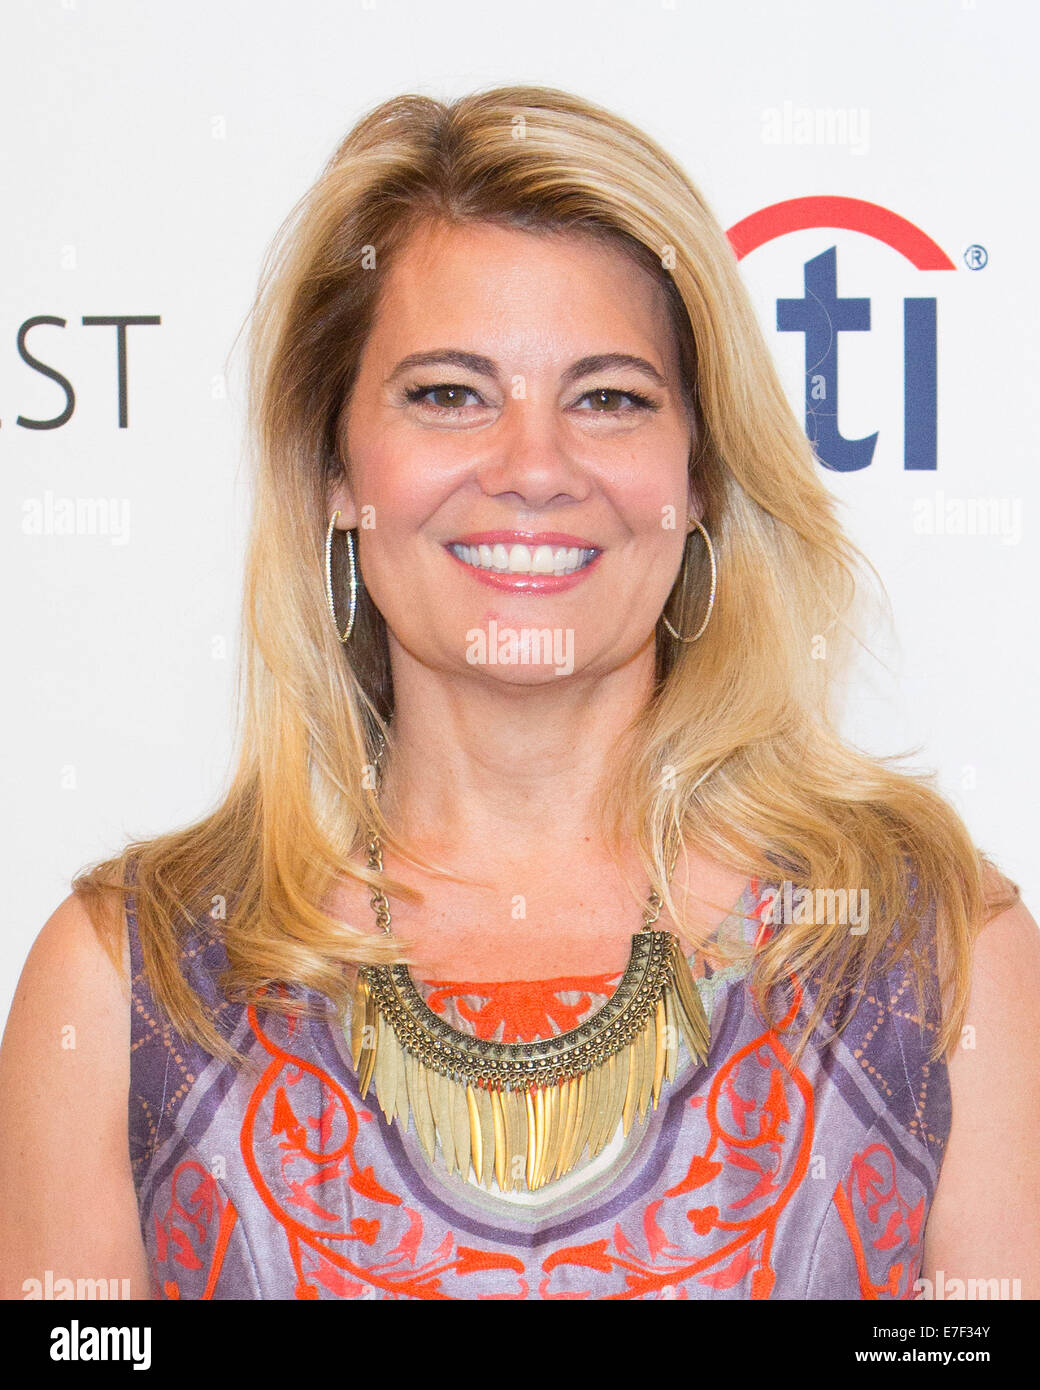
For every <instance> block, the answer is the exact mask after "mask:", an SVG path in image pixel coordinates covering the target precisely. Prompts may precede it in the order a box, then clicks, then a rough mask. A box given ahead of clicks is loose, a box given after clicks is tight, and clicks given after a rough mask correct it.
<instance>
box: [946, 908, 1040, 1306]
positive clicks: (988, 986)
mask: <svg viewBox="0 0 1040 1390" xmlns="http://www.w3.org/2000/svg"><path fill="white" fill-rule="evenodd" d="M948 1075H949V1083H950V1095H951V1101H952V1123H951V1128H950V1137H949V1141H948V1143H947V1146H946V1152H945V1155H944V1158H943V1164H942V1169H941V1172H940V1177H939V1184H938V1187H937V1190H936V1195H935V1201H934V1203H933V1206H932V1211H931V1214H930V1216H929V1220H928V1228H927V1232H926V1247H925V1267H924V1268H923V1270H922V1272H923V1273H924V1274H925V1275H926V1276H927V1277H931V1273H930V1270H931V1269H936V1268H938V1269H942V1270H943V1271H944V1274H945V1277H946V1278H947V1280H949V1279H950V1278H960V1279H962V1280H969V1279H975V1280H980V1281H981V1280H993V1279H1007V1280H1010V1281H1014V1280H1016V1279H1017V1280H1018V1281H1019V1288H1020V1296H1021V1297H1022V1298H1038V1297H1040V927H1038V925H1037V922H1036V919H1035V918H1034V917H1033V915H1032V913H1031V912H1030V911H1029V909H1028V908H1027V907H1026V905H1025V904H1024V903H1023V902H1021V901H1019V902H1017V903H1016V904H1015V905H1014V906H1012V907H1009V908H1007V909H1005V910H1003V911H1001V912H998V913H997V915H996V916H994V917H993V918H991V919H990V920H989V921H988V922H987V923H985V924H984V925H983V927H982V928H981V930H980V931H979V934H978V936H977V938H976V941H975V947H974V952H973V959H972V966H971V993H970V997H969V1002H968V1008H967V1013H966V1015H965V1019H964V1026H963V1028H962V1031H961V1036H960V1039H959V1040H958V1042H957V1044H956V1046H955V1047H954V1048H953V1050H952V1051H951V1053H950V1055H949V1059H948ZM929 1267H930V1268H929ZM1009 1287H1013V1283H1012V1285H1010V1286H1009Z"/></svg>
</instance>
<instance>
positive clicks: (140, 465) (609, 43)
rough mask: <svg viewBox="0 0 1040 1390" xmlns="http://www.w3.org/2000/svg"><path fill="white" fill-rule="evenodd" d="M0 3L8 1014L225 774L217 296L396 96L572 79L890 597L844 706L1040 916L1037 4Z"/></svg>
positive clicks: (864, 737)
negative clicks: (679, 217) (696, 247)
mask: <svg viewBox="0 0 1040 1390" xmlns="http://www.w3.org/2000/svg"><path fill="white" fill-rule="evenodd" d="M0 25H2V48H3V53H4V80H3V83H2V84H0V107H2V110H3V115H4V120H3V125H2V132H3V133H2V135H0V148H2V152H3V159H2V166H0V167H2V180H3V194H4V212H5V215H4V217H3V218H2V219H0V245H2V250H3V256H2V264H3V272H4V273H3V279H2V283H0V309H2V314H0V462H2V467H0V525H2V532H3V545H2V559H0V564H2V567H3V571H2V577H3V592H4V608H5V647H6V655H7V661H6V679H5V681H4V685H3V702H4V716H3V748H4V756H3V779H4V802H3V804H4V845H5V850H6V855H7V872H6V874H5V880H6V882H7V884H8V898H7V911H6V929H5V931H4V933H3V937H2V944H0V1017H3V1016H5V1015H6V1010H7V1007H8V1005H9V1002H10V997H11V994H12V992H13V989H14V985H15V982H16V979H17V975H18V971H19V970H20V968H21V964H22V962H23V960H24V957H25V954H26V952H27V950H28V948H29V946H30V944H31V941H32V939H33V938H34V936H35V935H36V933H37V932H38V931H39V929H40V927H41V926H42V924H43V922H44V921H45V920H46V918H47V917H48V916H49V915H50V913H51V912H52V911H53V910H54V908H55V907H56V906H57V904H58V903H59V902H60V901H61V900H62V898H64V897H65V895H66V894H67V892H68V884H69V879H70V878H71V877H72V875H73V874H74V873H75V872H76V871H77V870H78V869H79V868H80V867H81V866H83V865H84V864H86V863H87V862H88V861H91V860H93V859H96V858H98V857H100V856H102V855H106V854H109V853H112V852H115V851H116V850H118V849H119V848H120V847H121V845H122V844H123V843H124V841H125V840H126V838H127V837H128V836H135V837H136V836H140V835H146V834H152V833H156V832H158V831H161V830H164V829H169V828H171V827H173V826H175V825H180V824H183V823H185V822H187V821H189V820H191V819H193V818H195V817H196V816H198V815H199V814H201V813H203V812H204V811H205V810H207V809H209V808H210V807H212V806H213V805H214V804H215V802H216V800H217V799H218V797H219V795H220V793H221V791H222V789H223V787H224V786H225V785H226V779H227V775H228V772H229V768H230V764H231V757H232V750H233V737H234V731H233V717H234V678H235V657H236V651H237V641H238V637H237V628H238V618H239V603H240V595H241V583H242V579H241V575H242V559H243V545H244V536H245V530H246V521H247V516H248V504H249V488H248V482H249V480H248V469H247V464H246V457H245V450H244V424H245V414H244V375H243V368H244V342H243V335H242V333H241V330H242V328H243V325H244V321H245V318H246V315H247V313H248V310H249V306H250V303H251V299H252V296H253V293H254V290H255V287H256V282H257V277H258V275H259V271H260V266H261V262H262V259H263V255H264V253H265V251H266V249H267V246H268V244H269V243H270V240H271V238H272V237H273V235H274V233H275V231H276V229H277V227H278V225H279V224H280V222H281V221H282V219H283V217H284V216H285V215H286V214H287V213H288V211H289V209H290V208H291V207H292V205H293V204H294V203H295V201H296V200H297V198H298V197H299V196H300V195H301V194H302V193H303V192H304V191H305V190H306V188H307V187H308V186H309V185H310V184H311V183H312V182H313V180H314V179H315V177H316V176H317V175H318V173H319V171H320V169H321V167H322V165H323V164H324V162H325V160H326V159H327V158H328V157H329V155H330V154H331V153H332V151H333V149H334V148H335V146H336V144H337V143H338V141H339V140H340V138H341V137H342V136H343V135H344V134H345V133H346V131H347V130H348V129H349V128H350V127H351V126H352V125H353V123H354V122H355V121H356V120H357V118H358V117H359V116H360V115H361V114H362V113H364V112H365V111H366V110H368V109H370V108H371V107H372V106H373V105H375V104H376V103H377V102H379V101H382V100H384V99H386V98H387V97H390V96H392V95H395V94H397V93H401V92H406V91H413V92H421V93H425V94H428V95H431V96H435V97H438V98H446V99H447V98H453V97H456V96H460V95H463V94H464V93H466V92H469V91H473V90H476V89H478V88H483V87H487V86H490V85H495V84H499V83H512V82H534V83H539V84H544V85H548V86H555V87H563V88H565V89H568V90H572V91H574V92H575V93H577V94H578V95H580V96H583V97H586V98H589V99H591V100H592V101H595V102H598V103H600V104H602V105H606V106H608V107H610V108H611V109H613V110H614V111H616V112H617V113H618V114H619V115H622V116H624V117H626V118H628V119H630V120H632V121H634V122H635V123H636V124H637V125H639V126H641V127H642V128H643V129H645V130H646V131H647V132H648V133H649V134H650V135H652V136H653V137H654V138H655V139H657V140H658V141H659V142H660V143H661V144H662V145H663V146H664V147H665V148H666V149H667V150H668V151H669V152H670V153H671V154H672V155H673V156H674V157H675V158H676V159H678V161H679V162H680V163H681V164H682V165H683V166H684V167H685V168H686V169H687V170H688V172H689V173H690V175H691V177H692V178H693V180H694V182H695V183H697V184H698V186H699V187H700V189H701V190H702V192H703V193H704V195H705V197H706V198H707V200H708V202H709V203H710V204H711V206H712V208H713V209H714V211H715V213H716V215H717V216H718V218H719V220H720V221H721V223H722V225H723V226H724V227H725V228H726V230H727V231H728V233H729V235H730V239H731V242H732V244H733V248H734V251H735V254H736V255H737V257H738V258H739V261H740V266H741V270H742V273H743V274H744V277H745V279H746V282H747V284H748V286H749V288H750V290H751V292H752V295H753V297H754V302H755V305H756V309H757V311H758V313H759V315H760V318H761V322H762V325H763V328H764V330H765V332H766V336H767V340H768V342H769V344H770V347H771V349H772V351H773V352H774V355H775V358H776V361H777V364H778V366H779V369H780V371H781V374H782V379H783V381H784V384H785V388H786V389H787V391H788V393H789V396H790V400H791V403H792V406H793V408H794V409H795V410H796V412H797V413H798V415H799V416H800V417H801V418H804V419H805V420H806V422H807V427H808V428H810V429H811V430H812V431H813V432H814V433H813V437H814V439H815V441H816V449H817V453H818V456H819V459H820V468H821V475H822V476H823V478H824V480H825V482H826V484H827V486H828V487H829V488H830V489H832V490H833V492H834V494H835V495H836V497H837V498H838V499H839V501H840V503H841V507H840V513H841V516H842V518H843V520H844V523H845V525H846V527H847V529H848V531H849V533H850V535H851V536H852V538H853V539H854V540H855V541H856V542H857V544H859V545H860V546H861V547H862V549H863V550H864V551H865V552H866V553H867V555H868V556H869V558H870V559H871V561H872V562H873V564H874V565H875V566H876V568H877V570H878V573H879V575H880V576H881V579H882V580H883V582H884V584H885V587H886V589H887V591H888V593H889V595H890V598H891V603H892V623H891V626H890V628H887V629H886V628H884V627H879V628H878V629H877V630H876V631H873V632H870V633H868V634H866V635H867V637H868V640H869V641H870V644H871V653H872V654H871V655H869V656H867V655H865V656H864V657H863V658H862V660H861V662H860V666H859V670H858V672H857V675H856V679H855V681H854V682H853V683H852V685H851V687H850V689H849V691H848V698H847V701H846V706H845V711H844V728H845V730H846V732H847V735H848V737H849V739H850V740H851V741H852V742H854V743H855V744H856V745H857V746H859V747H861V748H864V749H867V750H869V751H870V752H873V753H880V754H890V753H907V754H908V755H909V756H908V759H907V764H906V765H907V766H908V767H911V768H914V769H916V770H929V771H932V772H934V774H935V775H936V778H937V782H938V785H939V786H940V788H941V789H942V790H943V791H944V792H945V794H946V795H947V796H948V797H950V799H951V800H952V801H953V802H954V803H955V804H956V806H957V807H958V809H959V810H960V811H961V813H962V815H963V816H964V817H965V819H966V821H967V823H968V825H969V827H970V829H971V830H972V832H973V834H974V835H975V838H976V840H977V841H978V842H979V843H980V844H981V845H982V846H983V847H984V848H985V849H986V850H988V851H989V852H990V853H991V854H993V855H994V857H995V858H996V859H997V861H998V863H1000V864H1001V866H1002V867H1003V868H1004V869H1005V870H1006V871H1007V872H1009V873H1010V874H1011V875H1012V876H1013V877H1014V878H1016V879H1017V881H1018V882H1019V883H1020V884H1021V886H1022V889H1023V895H1024V897H1025V899H1026V901H1027V903H1028V904H1029V905H1030V906H1031V907H1032V910H1033V911H1034V913H1035V912H1036V911H1037V906H1038V904H1040V871H1038V870H1037V868H1036V858H1035V853H1034V830H1035V823H1036V817H1035V814H1034V812H1033V801H1034V796H1033V787H1034V786H1035V785H1036V782H1037V779H1038V776H1040V747H1038V742H1040V741H1038V737H1037V734H1036V732H1035V708H1036V703H1037V693H1038V684H1040V683H1038V665H1040V659H1038V655H1037V652H1038V643H1037V623H1036V606H1037V598H1038V593H1040V582H1038V581H1040V553H1038V548H1037V542H1036V530H1035V526H1034V517H1035V515H1036V511H1037V505H1038V502H1040V486H1038V482H1037V453H1038V439H1040V420H1038V412H1037V403H1038V398H1040V390H1038V385H1037V383H1038V379H1040V362H1038V351H1037V304H1038V303H1040V271H1038V257H1037V253H1036V239H1035V226H1036V220H1037V211H1038V208H1037V195H1036V191H1035V190H1036V181H1035V179H1034V178H1033V176H1032V174H1031V173H1030V171H1031V170H1032V169H1033V168H1034V167H1035V164H1036V149H1037V137H1038V122H1037V116H1036V105H1035V101H1036V99H1035V90H1036V81H1035V56H1034V55H1035V52H1036V45H1037V40H1038V38H1040V22H1038V20H1037V18H1036V14H1035V11H1034V10H1033V9H1032V7H1030V6H1029V5H1028V4H1027V3H1026V0H1017V3H1001V2H1000V0H913V2H912V3H909V4H908V3H906V0H875V2H874V3H871V4H869V5H867V4H859V3H831V2H830V0H800V2H796V0H777V2H776V3H766V2H765V0H761V2H760V3H748V2H747V0H737V3H733V4H727V5H721V4H707V3H701V0H597V3H595V4H591V3H574V2H573V0H562V3H561V0H552V3H549V2H548V0H527V2H526V3H524V4H523V5H509V4H495V3H477V2H476V0H468V2H463V0H440V3H438V4H437V5H435V6H431V5H430V4H428V3H426V2H425V0H335V2H334V0H326V3H319V0H297V3H294V4H292V5H290V4H288V3H284V0H212V2H211V3H203V0H187V2H186V3H180V4H178V5H158V4H151V3H131V0H5V3H4V5H3V7H2V10H0ZM824 400H826V401H827V402H828V407H829V408H828V413H826V414H823V413H822V412H821V410H820V408H819V403H820V402H821V401H824ZM814 407H815V409H814ZM748 675H749V679H751V678H753V675H754V673H753V672H749V673H748Z"/></svg>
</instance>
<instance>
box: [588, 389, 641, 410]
mask: <svg viewBox="0 0 1040 1390" xmlns="http://www.w3.org/2000/svg"><path fill="white" fill-rule="evenodd" d="M618 398H623V399H624V400H627V401H631V402H632V403H633V404H632V406H629V407H626V409H625V410H624V411H621V410H619V409H618V407H617V405H616V404H615V405H612V404H611V402H612V401H616V400H617V399H618ZM581 399H582V400H583V401H591V402H592V409H593V410H594V411H596V412H597V413H600V414H607V415H614V414H627V413H628V411H629V410H631V409H635V410H656V409H657V406H656V405H655V404H654V402H653V401H652V400H650V398H649V397H648V396H643V395H641V394H640V393H639V392H638V391H621V390H618V389H615V388H614V387H609V386H598V387H596V388H595V390H592V391H586V392H585V394H584V396H582V398H581Z"/></svg>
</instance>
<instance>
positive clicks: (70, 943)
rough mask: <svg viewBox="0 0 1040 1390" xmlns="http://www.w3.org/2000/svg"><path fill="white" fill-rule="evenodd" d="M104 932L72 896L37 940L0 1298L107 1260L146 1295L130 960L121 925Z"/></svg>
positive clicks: (7, 1146)
mask: <svg viewBox="0 0 1040 1390" xmlns="http://www.w3.org/2000/svg"><path fill="white" fill-rule="evenodd" d="M120 916H121V914H120ZM100 926H101V930H100V931H99V930H98V929H97V928H96V927H95V923H94V921H93V919H92V918H91V915H90V913H89V912H88V910H87V908H86V906H85V905H84V903H83V902H82V901H81V900H80V899H79V898H78V896H76V895H75V894H70V895H69V897H67V898H66V899H65V900H64V901H63V902H62V903H61V904H60V905H59V906H58V908H57V909H56V910H55V911H54V912H53V913H52V914H51V916H50V917H49V918H48V920H47V922H46V923H45V924H44V926H43V928H42V930H41V931H40V933H39V935H38V936H37V938H36V940H35V942H34V943H33V946H32V949H31V950H30V952H29V955H28V958H27V959H26V962H25V966H24V968H23V970H22V974H21V978H20V979H19V982H18V988H17V990H16V992H15V997H14V1001H13V1004H12V1007H11V1012H10V1015H9V1017H8V1021H7V1027H6V1029H5V1032H4V1038H3V1045H2V1047H0V1113H2V1114H3V1115H4V1120H5V1122H4V1125H3V1128H2V1131H0V1226H2V1228H3V1229H4V1231H5V1233H6V1234H7V1237H8V1238H7V1239H6V1240H5V1248H4V1250H3V1252H2V1258H0V1297H7V1298H20V1297H24V1296H25V1293H24V1292H23V1290H24V1287H25V1283H26V1280H30V1279H39V1278H42V1277H43V1274H42V1273H41V1271H45V1270H46V1269H48V1268H49V1269H51V1270H52V1271H54V1273H55V1276H56V1277H71V1278H76V1277H80V1276H82V1277H100V1275H101V1274H103V1273H105V1270H104V1268H103V1262H104V1259H105V1258H110V1259H111V1258H115V1260H116V1261H117V1263H118V1265H119V1266H120V1268H121V1269H122V1272H123V1275H124V1276H125V1277H128V1278H132V1279H133V1280H134V1284H135V1285H136V1286H137V1287H136V1288H135V1291H134V1296H135V1297H143V1296H146V1293H147V1284H146V1283H145V1285H144V1287H143V1288H141V1287H140V1283H141V1278H142V1271H143V1266H142V1264H141V1257H140V1250H139V1232H138V1229H137V1217H136V1203H135V1200H134V1193H133V1185H132V1179H131V1175H130V1162H129V1149H128V1132H127V1129H128V1127H127V1093H128V1087H129V1067H130V1059H129V1048H130V1018H129V982H128V981H129V971H128V969H127V964H128V954H129V952H128V949H127V943H126V940H125V931H123V932H122V937H121V938H120V932H119V930H118V928H119V923H117V922H116V920H115V919H114V917H111V918H105V919H103V920H102V922H101V924H100ZM73 1266H82V1267H80V1268H77V1267H73Z"/></svg>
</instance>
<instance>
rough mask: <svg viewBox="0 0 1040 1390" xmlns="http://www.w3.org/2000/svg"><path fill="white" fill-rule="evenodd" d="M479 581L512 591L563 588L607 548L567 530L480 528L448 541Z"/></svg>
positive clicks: (453, 553) (449, 548)
mask: <svg viewBox="0 0 1040 1390" xmlns="http://www.w3.org/2000/svg"><path fill="white" fill-rule="evenodd" d="M444 548H445V550H447V552H448V554H449V555H450V556H451V557H452V559H453V560H455V562H456V563H457V564H459V565H461V566H462V567H463V569H465V570H468V572H469V573H470V574H471V575H472V576H473V578H474V579H476V580H477V581H478V582H479V583H482V584H485V585H487V586H488V587H489V588H493V589H499V590H503V589H504V590H507V591H508V592H510V593H536V594H543V593H559V592H561V591H563V590H566V589H571V588H573V587H574V586H575V585H576V584H578V583H579V582H580V581H581V579H582V578H583V577H584V576H585V575H586V574H587V573H588V571H589V570H591V569H594V568H595V566H596V564H597V562H598V560H599V557H600V555H601V554H602V551H601V550H600V549H599V548H598V547H597V546H594V545H592V544H591V543H590V542H589V541H587V540H586V539H585V538H583V537H581V536H573V535H570V534H568V533H567V532H562V531H537V532H531V531H526V532H518V531H479V532H470V533H468V534H467V535H464V536H459V537H457V538H456V539H454V540H451V541H448V542H447V543H446V544H445V547H444Z"/></svg>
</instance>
